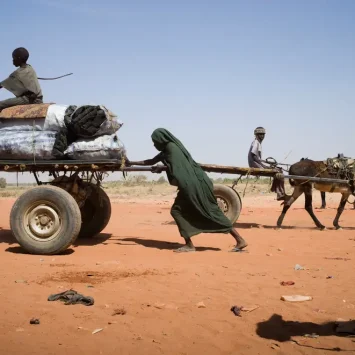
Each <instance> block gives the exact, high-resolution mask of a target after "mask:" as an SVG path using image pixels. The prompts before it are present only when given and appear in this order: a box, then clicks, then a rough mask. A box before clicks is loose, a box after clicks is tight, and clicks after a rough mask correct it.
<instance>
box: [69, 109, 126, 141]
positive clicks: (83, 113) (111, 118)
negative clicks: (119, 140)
mask: <svg viewBox="0 0 355 355" xmlns="http://www.w3.org/2000/svg"><path fill="white" fill-rule="evenodd" d="M64 121H65V125H66V126H67V127H68V130H69V131H71V132H72V133H73V134H75V135H76V136H77V137H80V138H91V137H98V136H102V135H105V134H113V133H115V132H117V131H118V130H119V128H120V127H121V126H122V123H121V122H119V121H118V119H117V116H116V115H114V114H113V113H112V112H111V111H109V110H107V109H106V108H105V107H104V106H100V105H97V106H93V105H84V106H79V107H76V106H69V107H68V109H67V112H66V113H65V118H64Z"/></svg>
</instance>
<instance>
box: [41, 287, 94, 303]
mask: <svg viewBox="0 0 355 355" xmlns="http://www.w3.org/2000/svg"><path fill="white" fill-rule="evenodd" d="M48 301H62V302H64V304H65V305H71V304H79V303H80V304H83V305H85V306H92V305H93V304H94V299H93V298H92V297H90V296H83V295H81V294H80V293H77V292H76V291H75V290H68V291H64V292H61V293H57V294H53V295H50V296H49V297H48Z"/></svg>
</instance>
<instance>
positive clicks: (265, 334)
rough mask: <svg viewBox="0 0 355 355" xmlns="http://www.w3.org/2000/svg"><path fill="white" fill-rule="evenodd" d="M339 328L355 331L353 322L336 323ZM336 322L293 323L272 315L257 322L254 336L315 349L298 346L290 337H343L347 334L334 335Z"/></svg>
mask: <svg viewBox="0 0 355 355" xmlns="http://www.w3.org/2000/svg"><path fill="white" fill-rule="evenodd" d="M337 323H338V324H339V326H340V327H342V328H344V327H347V328H349V329H355V322H354V321H343V322H337ZM337 323H336V322H331V321H330V322H326V323H323V324H317V323H312V322H295V321H285V320H284V319H283V318H282V316H281V315H279V314H273V315H272V316H271V317H270V318H269V319H268V320H266V321H263V322H259V323H258V324H257V328H256V334H257V335H258V336H259V337H261V338H264V339H269V340H275V341H278V342H287V341H293V342H295V343H297V345H300V346H305V347H311V348H314V349H321V348H316V347H313V346H309V345H305V344H300V343H298V342H297V341H295V340H294V339H292V337H294V336H304V335H305V334H316V335H317V336H319V337H321V336H338V337H343V336H344V335H345V336H346V335H347V334H346V333H345V334H344V333H343V334H341V333H336V331H335V328H336V325H337ZM321 350H328V351H354V350H342V349H339V348H322V349H321Z"/></svg>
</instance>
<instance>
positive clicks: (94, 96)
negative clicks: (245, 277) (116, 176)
mask: <svg viewBox="0 0 355 355" xmlns="http://www.w3.org/2000/svg"><path fill="white" fill-rule="evenodd" d="M354 18H355V1H353V0H341V1H337V0H333V1H330V0H328V1H327V0H323V1H321V0H307V1H306V0H304V1H303V0H297V1H291V0H263V1H262V0H258V1H257V0H245V1H238V0H230V1H226V0H218V1H217V0H216V1H208V0H205V1H194V0H189V1H184V0H179V1H172V0H171V1H170V0H164V1H163V0H161V1H155V0H150V1H146V0H141V1H137V0H130V1H119V0H117V1H114V0H112V1H109V0H101V1H93V0H75V1H73V0H72V1H69V0H26V1H24V0H11V1H3V4H2V5H1V12H0V22H1V27H2V30H1V34H0V36H1V41H0V43H1V56H0V68H1V73H0V75H1V76H2V78H5V77H6V76H7V75H8V74H9V73H10V72H11V71H12V70H13V69H14V67H13V66H12V61H11V52H12V50H13V49H14V48H16V47H19V46H24V47H26V48H28V50H29V51H30V60H29V63H30V64H32V65H33V66H34V68H35V69H36V71H37V74H38V75H39V76H42V77H43V76H47V77H51V76H58V75H62V74H65V73H68V72H73V73H74V75H73V76H71V77H68V78H64V79H61V80H57V81H49V82H43V81H42V82H41V85H42V89H43V91H44V100H45V101H46V102H56V103H61V104H76V105H77V104H104V105H106V106H107V107H108V108H109V109H111V110H112V111H114V112H115V113H116V114H117V115H118V116H119V117H120V119H121V120H122V121H123V122H124V126H123V127H122V128H121V131H120V136H121V138H122V141H123V142H124V144H125V146H126V148H127V151H128V157H129V158H130V159H131V160H137V159H139V160H140V159H145V158H149V157H151V156H153V155H155V154H156V151H155V149H154V147H153V145H152V142H151V139H150V135H151V133H152V131H153V130H154V129H155V128H158V127H164V128H167V129H169V130H171V132H172V133H173V134H174V135H176V136H177V137H178V138H179V139H180V140H181V141H182V142H183V143H184V144H185V145H186V147H187V148H188V149H189V150H190V152H191V154H192V155H193V157H194V158H195V160H197V161H199V162H203V163H216V164H225V165H239V166H247V153H248V149H249V146H250V143H251V141H252V140H253V130H254V128H255V127H256V126H260V125H261V126H264V127H265V128H266V131H267V134H266V138H265V141H264V143H263V150H264V157H267V156H273V157H275V158H276V159H277V160H279V161H281V160H283V159H284V158H285V156H286V155H287V154H288V153H289V152H290V151H292V152H291V154H290V155H289V157H288V159H287V162H295V161H297V160H298V159H300V158H302V157H309V158H311V159H322V160H323V159H326V158H327V157H331V156H335V155H336V154H337V153H341V152H342V153H344V154H346V155H348V156H355V152H354V143H353V138H354V135H355V123H354V114H355V110H354V105H353V103H354V92H355V90H354V89H355V84H354V74H355V69H354V65H355V64H354V63H355V61H354V58H355V21H354ZM10 95H11V94H10V93H8V92H6V91H5V90H0V100H2V99H5V98H7V97H9V96H10ZM14 175H15V174H14Z"/></svg>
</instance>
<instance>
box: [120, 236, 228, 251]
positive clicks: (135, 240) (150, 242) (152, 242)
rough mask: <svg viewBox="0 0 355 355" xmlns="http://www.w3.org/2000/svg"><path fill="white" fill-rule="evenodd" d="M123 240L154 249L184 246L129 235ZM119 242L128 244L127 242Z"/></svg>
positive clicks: (201, 249)
mask: <svg viewBox="0 0 355 355" xmlns="http://www.w3.org/2000/svg"><path fill="white" fill-rule="evenodd" d="M119 240H120V241H122V242H133V243H135V244H139V245H142V246H144V247H145V248H153V249H160V250H174V249H177V248H180V247H182V246H183V244H180V243H173V242H164V241H162V240H154V239H141V238H136V237H127V238H121V239H119ZM118 244H122V245H127V244H126V243H120V242H118ZM129 245H134V244H129ZM220 250H221V249H219V248H212V247H196V251H220Z"/></svg>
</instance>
